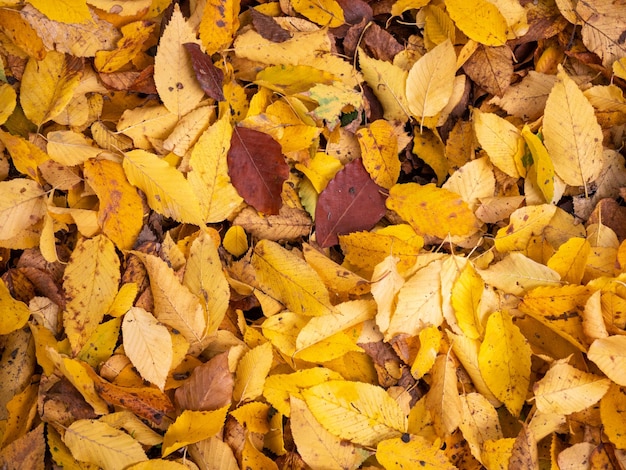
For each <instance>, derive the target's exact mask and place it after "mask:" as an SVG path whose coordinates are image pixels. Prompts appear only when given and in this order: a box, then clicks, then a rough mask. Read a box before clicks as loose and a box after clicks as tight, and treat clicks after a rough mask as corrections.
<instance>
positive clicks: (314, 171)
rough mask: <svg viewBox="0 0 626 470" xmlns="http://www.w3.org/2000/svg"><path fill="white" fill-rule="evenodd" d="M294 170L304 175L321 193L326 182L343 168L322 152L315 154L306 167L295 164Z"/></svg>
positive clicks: (333, 158) (335, 160) (334, 159)
mask: <svg viewBox="0 0 626 470" xmlns="http://www.w3.org/2000/svg"><path fill="white" fill-rule="evenodd" d="M296 168H297V169H298V170H300V171H301V172H302V173H304V174H305V175H306V177H307V178H308V179H309V181H311V184H312V185H313V187H314V188H315V190H316V191H317V192H318V193H321V192H322V191H323V190H324V188H326V185H327V184H328V182H329V181H330V180H331V179H333V178H334V176H335V175H336V174H337V172H338V171H339V170H341V169H342V168H343V165H342V164H341V162H340V161H339V160H338V159H337V158H335V157H333V156H331V155H328V154H326V153H324V152H317V153H316V154H315V157H314V158H313V159H312V160H310V161H309V162H308V163H307V164H306V165H305V164H303V163H296Z"/></svg>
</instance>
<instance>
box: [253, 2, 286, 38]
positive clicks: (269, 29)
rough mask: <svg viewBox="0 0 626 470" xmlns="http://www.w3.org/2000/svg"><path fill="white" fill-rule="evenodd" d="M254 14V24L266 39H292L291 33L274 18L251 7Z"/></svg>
mask: <svg viewBox="0 0 626 470" xmlns="http://www.w3.org/2000/svg"><path fill="white" fill-rule="evenodd" d="M250 13H251V14H252V24H253V25H254V29H256V31H257V33H259V34H260V35H261V36H263V38H264V39H267V40H268V41H272V42H285V41H286V40H287V39H291V34H290V33H289V31H287V30H286V29H283V28H281V26H280V25H279V24H278V23H277V22H276V20H275V19H274V18H272V17H271V16H268V15H264V14H263V13H261V12H260V11H257V10H255V9H254V8H250Z"/></svg>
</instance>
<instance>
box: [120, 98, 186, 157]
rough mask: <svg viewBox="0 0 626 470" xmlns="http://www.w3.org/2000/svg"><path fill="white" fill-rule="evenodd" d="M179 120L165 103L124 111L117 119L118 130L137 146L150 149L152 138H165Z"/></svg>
mask: <svg viewBox="0 0 626 470" xmlns="http://www.w3.org/2000/svg"><path fill="white" fill-rule="evenodd" d="M179 120H180V119H179V117H178V116H177V115H176V114H173V113H170V112H169V111H168V110H167V108H166V107H165V106H163V105H159V106H145V107H144V106H138V107H136V108H133V109H127V110H125V111H124V113H123V114H122V117H120V119H119V121H117V130H118V132H120V133H122V134H121V135H122V136H123V137H125V136H128V137H130V138H131V139H132V140H133V144H134V145H135V147H137V148H140V149H145V150H150V149H151V148H152V143H151V142H150V139H165V138H166V137H168V136H169V135H170V133H171V132H172V131H173V130H174V129H175V128H176V124H178V122H179Z"/></svg>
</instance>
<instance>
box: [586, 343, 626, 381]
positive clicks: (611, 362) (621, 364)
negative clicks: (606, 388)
mask: <svg viewBox="0 0 626 470" xmlns="http://www.w3.org/2000/svg"><path fill="white" fill-rule="evenodd" d="M587 357H588V358H589V360H591V361H593V362H595V363H596V365H597V366H598V368H599V369H600V370H601V371H602V372H604V374H605V375H606V376H607V377H608V378H609V379H611V380H612V381H613V382H615V383H616V384H618V385H622V386H626V336H619V335H615V336H609V337H607V338H598V339H596V340H595V341H594V342H593V343H591V346H589V351H588V352H587Z"/></svg>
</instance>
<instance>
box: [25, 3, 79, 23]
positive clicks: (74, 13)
mask: <svg viewBox="0 0 626 470" xmlns="http://www.w3.org/2000/svg"><path fill="white" fill-rule="evenodd" d="M28 3H30V4H31V5H32V6H34V7H35V8H37V10H39V11H40V12H41V13H43V14H44V15H46V16H47V17H48V18H50V19H51V20H53V21H59V22H61V23H87V22H91V13H90V12H89V8H88V7H87V3H86V2H85V0H61V1H60V2H55V3H50V2H47V1H46V0H29V2H28Z"/></svg>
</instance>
